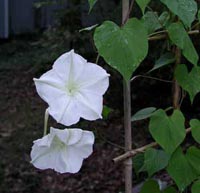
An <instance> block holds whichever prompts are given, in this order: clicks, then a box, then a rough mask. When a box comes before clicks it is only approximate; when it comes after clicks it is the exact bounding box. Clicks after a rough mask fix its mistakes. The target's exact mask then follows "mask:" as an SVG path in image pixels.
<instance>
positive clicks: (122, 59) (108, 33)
mask: <svg viewBox="0 0 200 193" xmlns="http://www.w3.org/2000/svg"><path fill="white" fill-rule="evenodd" d="M94 42H95V45H96V47H97V49H98V52H99V54H100V55H101V56H102V57H103V58H104V59H105V61H106V62H107V63H108V64H109V65H111V66H112V67H113V68H115V69H116V70H118V71H119V72H120V73H121V74H122V76H123V77H124V79H125V80H129V79H130V78H131V75H132V73H133V72H134V71H135V70H136V68H137V67H138V66H139V65H140V63H141V62H142V60H143V59H144V58H145V57H146V55H147V52H148V39H147V32H146V29H145V27H144V25H143V23H142V22H141V21H139V20H137V19H136V18H132V19H130V20H128V22H127V23H126V24H125V25H124V26H123V27H121V28H120V27H119V26H118V25H116V24H115V23H113V22H111V21H105V22H104V23H103V24H102V25H101V26H99V27H98V28H96V30H95V34H94Z"/></svg>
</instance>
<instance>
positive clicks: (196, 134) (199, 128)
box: [190, 119, 200, 143]
mask: <svg viewBox="0 0 200 193" xmlns="http://www.w3.org/2000/svg"><path fill="white" fill-rule="evenodd" d="M190 126H191V128H192V131H191V132H192V137H193V138H194V139H195V141H196V142H198V143H200V121H199V120H197V119H192V120H191V121H190Z"/></svg>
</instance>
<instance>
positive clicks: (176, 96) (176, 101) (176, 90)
mask: <svg viewBox="0 0 200 193" xmlns="http://www.w3.org/2000/svg"><path fill="white" fill-rule="evenodd" d="M175 58H176V63H175V66H174V71H175V70H176V67H177V66H178V65H179V64H180V63H181V50H180V49H179V48H178V47H176V48H175ZM180 95H181V88H180V86H179V85H178V82H177V80H176V79H175V77H174V86H173V107H174V108H175V109H180V98H181V97H180Z"/></svg>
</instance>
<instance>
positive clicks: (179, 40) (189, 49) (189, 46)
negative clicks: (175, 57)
mask: <svg viewBox="0 0 200 193" xmlns="http://www.w3.org/2000/svg"><path fill="white" fill-rule="evenodd" d="M170 1H171V0H170ZM168 34H169V37H170V39H171V41H172V42H173V43H174V44H175V45H177V46H178V47H179V48H180V49H181V50H182V52H183V55H184V56H185V57H186V58H187V59H188V61H190V62H191V63H192V64H194V65H197V62H198V60H199V56H198V54H197V52H196V49H195V47H194V45H193V43H192V41H191V39H190V37H189V36H188V34H187V32H186V31H185V28H184V27H183V24H181V23H180V22H178V23H173V24H171V25H170V26H169V27H168Z"/></svg>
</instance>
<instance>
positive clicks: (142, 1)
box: [136, 0, 151, 14]
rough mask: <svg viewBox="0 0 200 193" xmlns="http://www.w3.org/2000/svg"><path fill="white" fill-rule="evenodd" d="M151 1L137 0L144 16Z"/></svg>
mask: <svg viewBox="0 0 200 193" xmlns="http://www.w3.org/2000/svg"><path fill="white" fill-rule="evenodd" d="M150 1H151V0H136V3H137V4H138V5H139V7H140V9H141V10H142V13H143V14H144V11H145V8H146V6H147V5H148V4H149V2H150Z"/></svg>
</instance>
